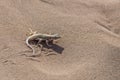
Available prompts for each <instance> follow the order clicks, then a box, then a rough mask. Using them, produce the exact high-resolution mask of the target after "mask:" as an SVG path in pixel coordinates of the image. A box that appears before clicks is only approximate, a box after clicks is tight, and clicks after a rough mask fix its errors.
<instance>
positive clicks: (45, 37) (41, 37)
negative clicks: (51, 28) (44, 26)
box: [26, 28, 61, 56]
mask: <svg viewBox="0 0 120 80" xmlns="http://www.w3.org/2000/svg"><path fill="white" fill-rule="evenodd" d="M29 30H30V33H29V34H30V36H28V37H27V39H26V45H27V46H28V47H29V48H31V49H32V52H33V53H32V54H33V56H34V55H35V50H34V48H33V47H32V45H30V41H33V40H38V42H37V44H38V45H39V46H40V47H41V51H42V48H43V45H42V44H40V43H41V42H42V41H45V43H46V45H47V46H49V47H50V46H51V45H49V42H50V41H53V40H56V39H59V38H61V37H60V35H58V34H42V33H37V32H36V31H34V32H33V31H32V29H31V28H29Z"/></svg>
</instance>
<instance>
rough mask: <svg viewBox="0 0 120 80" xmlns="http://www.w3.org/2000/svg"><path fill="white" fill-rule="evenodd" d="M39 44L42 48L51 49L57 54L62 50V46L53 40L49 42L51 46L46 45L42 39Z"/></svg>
mask: <svg viewBox="0 0 120 80" xmlns="http://www.w3.org/2000/svg"><path fill="white" fill-rule="evenodd" d="M34 42H35V43H36V44H37V42H38V41H34ZM40 44H41V45H43V48H46V49H52V50H53V51H55V52H56V53H58V54H62V52H63V50H64V48H63V47H61V46H59V45H57V44H54V43H53V42H49V45H51V46H48V45H47V44H46V42H45V41H42V42H41V43H40Z"/></svg>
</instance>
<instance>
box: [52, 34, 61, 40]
mask: <svg viewBox="0 0 120 80" xmlns="http://www.w3.org/2000/svg"><path fill="white" fill-rule="evenodd" d="M52 38H53V39H59V38H61V36H60V35H59V34H54V35H53V37H52Z"/></svg>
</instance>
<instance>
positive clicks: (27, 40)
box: [26, 37, 35, 55]
mask: <svg viewBox="0 0 120 80" xmlns="http://www.w3.org/2000/svg"><path fill="white" fill-rule="evenodd" d="M26 44H27V46H28V47H29V48H31V49H32V51H33V55H34V54H35V50H34V48H33V47H32V46H31V45H30V43H29V37H28V38H27V39H26Z"/></svg>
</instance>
